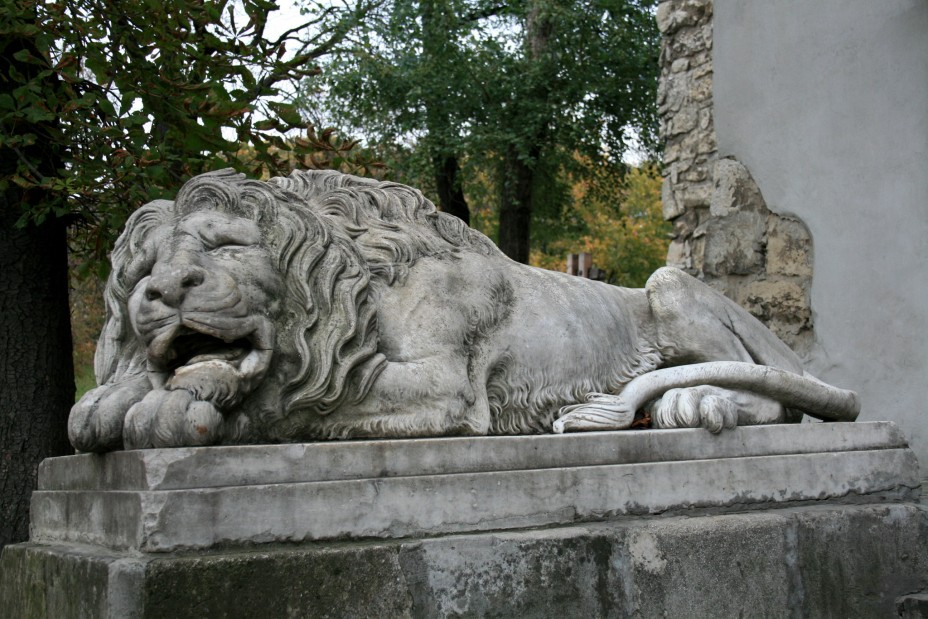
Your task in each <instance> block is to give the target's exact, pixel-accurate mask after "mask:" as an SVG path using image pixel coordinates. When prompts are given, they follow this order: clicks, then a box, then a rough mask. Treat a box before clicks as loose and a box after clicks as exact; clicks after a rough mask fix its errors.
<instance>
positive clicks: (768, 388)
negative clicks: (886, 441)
mask: <svg viewBox="0 0 928 619" xmlns="http://www.w3.org/2000/svg"><path fill="white" fill-rule="evenodd" d="M699 385H713V386H716V387H722V388H725V389H738V390H742V391H749V392H751V393H756V394H758V395H762V396H766V397H768V398H771V399H773V400H776V401H778V402H780V403H781V404H783V405H784V406H786V407H787V408H794V409H797V410H801V411H802V412H804V413H807V414H809V415H811V416H812V417H816V418H818V419H823V420H825V421H854V420H855V419H857V416H858V415H859V414H860V397H859V396H858V395H857V394H856V393H855V392H853V391H847V390H845V389H838V388H837V387H832V386H831V385H828V384H826V383H823V382H822V381H820V380H818V379H817V378H815V377H814V376H811V375H809V374H805V375H800V374H793V373H792V372H787V371H786V370H781V369H778V368H774V367H770V366H766V365H754V364H753V363H743V362H740V361H713V362H710V363H695V364H692V365H681V366H676V367H671V368H663V369H660V370H655V371H653V372H648V373H647V374H644V375H642V376H639V377H638V378H636V379H635V380H633V381H631V382H630V383H628V385H626V386H625V389H623V390H622V400H623V401H624V403H625V405H626V406H628V408H629V409H630V410H633V411H634V410H637V409H639V408H641V407H642V406H644V405H645V404H647V403H648V402H650V401H651V400H653V399H655V398H657V397H660V396H661V395H663V394H664V393H665V392H666V391H667V390H669V389H676V388H681V387H696V386H699Z"/></svg>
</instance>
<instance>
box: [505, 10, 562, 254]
mask: <svg viewBox="0 0 928 619" xmlns="http://www.w3.org/2000/svg"><path fill="white" fill-rule="evenodd" d="M544 9H545V7H544V0H534V1H532V2H530V6H529V10H528V13H527V15H526V19H525V40H524V41H523V48H524V50H525V52H524V53H525V63H526V70H525V76H526V77H525V79H526V81H527V82H528V86H527V88H526V90H525V91H524V92H523V93H522V95H521V96H522V97H523V98H524V101H519V100H516V101H514V102H513V109H514V111H517V110H518V109H519V108H520V107H524V108H525V109H528V110H531V112H530V113H523V114H518V113H516V114H514V115H513V116H512V118H511V121H510V124H511V125H512V126H513V127H519V129H520V130H519V131H514V133H516V134H518V135H519V136H520V138H519V139H520V143H519V144H516V143H513V144H510V145H509V147H508V148H507V151H506V154H505V155H504V156H503V169H502V174H501V179H500V189H501V190H500V210H499V243H498V244H499V248H500V249H501V250H502V251H503V253H504V254H506V255H507V256H509V257H510V258H512V259H513V260H515V261H516V262H523V263H524V262H528V258H529V250H530V249H531V225H532V212H533V210H534V204H533V202H534V196H533V187H534V175H535V168H536V164H537V163H538V160H539V158H540V157H541V155H542V152H543V146H544V143H545V140H546V138H547V137H548V120H549V119H548V118H545V117H544V116H543V115H539V112H538V110H544V109H545V108H546V106H547V101H548V98H549V96H550V94H551V84H550V81H549V79H550V76H549V75H547V70H546V69H545V62H544V56H545V54H546V53H547V50H548V47H549V43H548V42H549V39H550V37H551V33H552V29H553V25H552V23H551V19H550V17H549V16H548V15H547V13H546V12H545V10H544Z"/></svg>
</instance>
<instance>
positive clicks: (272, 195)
mask: <svg viewBox="0 0 928 619" xmlns="http://www.w3.org/2000/svg"><path fill="white" fill-rule="evenodd" d="M112 260H113V270H112V273H111V276H110V279H109V282H108V284H107V289H106V293H105V294H106V307H107V319H106V324H105V326H104V329H103V333H102V335H101V337H100V342H99V345H98V350H97V356H96V359H95V370H96V373H97V379H98V383H99V385H100V386H99V387H98V388H97V389H94V390H92V391H91V392H89V393H88V394H87V395H85V397H84V398H82V399H81V401H80V402H78V404H76V405H75V406H74V408H73V409H72V413H71V418H70V420H69V435H70V437H71V440H72V442H73V443H74V445H75V446H76V447H77V448H78V449H80V450H84V451H106V450H110V449H118V448H119V447H129V448H139V447H167V446H174V445H202V444H215V443H234V442H261V441H268V440H271V441H280V440H306V439H314V438H315V439H318V438H347V437H390V436H426V435H445V434H481V433H494V434H512V433H526V432H548V431H551V428H552V424H553V422H554V421H555V418H556V417H557V414H558V410H559V409H561V407H564V406H566V405H572V406H570V408H568V409H566V416H565V417H563V418H562V420H561V421H559V427H567V428H568V429H592V428H593V427H600V426H598V425H597V424H600V425H601V423H600V422H601V421H602V420H601V419H600V418H601V417H603V412H602V411H600V410H599V409H598V408H596V406H600V405H602V406H600V408H602V407H604V406H606V405H607V404H608V402H606V400H603V402H600V401H599V400H596V402H595V403H594V404H595V406H593V407H592V408H587V409H585V408H584V407H585V405H584V404H582V402H584V401H585V399H586V396H587V394H588V393H590V392H605V393H611V394H620V393H622V392H623V390H624V389H626V385H628V384H629V383H630V382H634V384H649V385H650V384H658V383H659V384H661V385H663V383H661V382H660V381H659V380H656V378H655V380H652V381H648V376H650V375H651V374H652V373H653V372H654V370H657V369H658V368H661V367H665V366H668V365H669V366H673V365H685V364H689V363H696V362H716V361H734V362H742V363H754V364H757V363H762V364H769V365H771V366H774V367H778V368H780V370H782V371H784V372H793V373H798V374H801V369H799V368H800V367H801V366H800V365H799V361H798V359H796V358H795V355H792V353H791V352H790V351H789V350H788V349H787V348H786V347H785V346H783V345H782V343H780V342H779V341H777V340H776V339H775V338H774V337H773V336H771V335H770V334H769V332H767V331H766V330H765V329H764V327H763V326H762V325H760V323H757V322H756V321H755V320H753V318H751V317H750V316H749V315H748V314H747V313H746V312H744V310H742V309H740V308H738V307H737V306H735V305H734V304H733V303H731V302H730V301H728V300H726V299H724V297H721V296H720V295H718V294H717V293H715V292H714V291H712V290H711V289H709V288H707V287H706V286H703V285H702V284H700V283H698V282H696V281H695V280H692V279H691V278H688V277H686V276H685V275H683V274H682V273H680V272H678V271H675V270H672V269H661V270H659V271H658V272H657V273H656V274H655V275H654V276H653V277H652V278H651V280H649V282H648V285H647V287H646V288H645V289H644V290H629V289H623V288H617V287H612V286H607V285H605V284H600V283H598V282H591V281H589V280H585V279H582V278H576V277H570V276H566V275H564V274H559V273H552V272H547V271H541V270H538V269H533V268H531V267H527V266H525V265H520V264H516V263H514V262H512V261H510V260H508V259H507V258H506V257H505V256H503V255H502V254H501V253H500V252H499V250H498V249H497V248H496V247H495V246H494V245H493V244H492V243H491V242H490V241H489V240H488V239H487V238H486V237H484V236H483V235H482V234H480V233H479V232H477V231H475V230H472V229H470V228H468V227H467V226H466V225H465V224H464V223H463V222H461V221H460V220H458V219H456V218H454V217H451V216H449V215H446V214H444V213H440V212H438V211H437V210H436V208H435V206H434V205H433V204H432V203H431V202H429V201H428V200H426V199H425V198H424V197H423V195H422V194H421V193H420V192H419V191H417V190H415V189H412V188H409V187H405V186H403V185H399V184H396V183H388V182H378V181H373V180H370V179H361V178H356V177H353V176H348V175H344V174H340V173H337V172H331V171H310V172H295V173H293V174H292V175H290V176H289V177H287V178H275V179H271V180H270V181H268V182H260V181H252V180H247V179H245V178H244V177H243V176H241V175H239V174H236V173H234V172H232V171H229V170H226V171H220V172H214V173H210V174H205V175H201V176H199V177H196V178H194V179H192V180H191V181H189V182H188V183H186V184H185V185H184V186H183V187H182V189H181V190H180V192H179V193H178V196H177V199H176V200H175V201H174V202H169V201H163V200H162V201H156V202H153V203H151V204H148V205H146V206H144V207H142V208H141V209H140V210H139V211H137V212H136V213H135V214H134V215H133V216H132V217H131V218H130V219H129V221H128V223H127V225H126V230H125V231H124V232H123V234H122V236H121V237H120V239H119V241H118V242H117V245H116V248H115V249H114V252H113V256H112ZM732 367H735V368H736V369H735V370H734V372H735V374H738V373H739V372H740V373H741V374H744V375H748V374H751V375H753V374H756V372H754V371H753V370H751V371H747V370H745V371H741V370H738V369H737V368H739V367H742V366H737V365H736V366H732ZM752 367H753V366H752ZM794 375H795V374H794ZM655 377H657V375H655ZM797 379H798V376H797ZM642 381H643V382H642ZM655 381H656V382H655ZM696 382H699V381H698V380H697V381H696ZM781 382H783V384H792V383H791V382H790V381H789V380H785V381H781ZM793 382H795V381H793ZM668 384H669V383H668ZM687 384H689V383H687ZM726 384H727V383H726ZM732 384H740V383H737V381H736V382H735V383H732ZM796 384H799V383H796ZM802 385H803V387H802V388H803V389H811V390H812V392H813V395H815V394H816V393H817V391H823V392H824V391H827V389H825V388H824V387H822V388H819V387H818V386H817V385H816V384H815V383H814V381H810V380H804V382H802ZM761 387H762V386H759V387H758V388H757V390H758V392H759V393H765V394H768V395H769V393H774V394H776V393H779V392H777V391H776V390H773V391H771V390H769V389H764V388H761ZM629 388H631V387H629ZM682 389H683V390H682V391H681V389H675V390H672V391H673V394H672V397H671V395H670V392H668V395H667V397H663V396H660V394H659V393H657V392H655V393H652V392H651V391H648V392H647V397H648V398H651V397H652V396H655V397H659V400H658V401H657V402H656V403H651V404H649V406H655V407H657V408H656V409H655V410H658V411H660V414H661V415H662V417H661V418H662V419H670V420H671V423H678V422H677V421H674V420H677V419H683V420H684V421H681V422H679V423H684V424H686V425H703V426H704V427H706V428H709V429H710V430H712V431H718V430H720V429H721V428H722V427H725V426H729V425H732V424H733V423H734V422H735V421H737V422H739V423H762V422H772V421H778V420H781V419H783V417H784V412H783V408H782V405H781V404H779V403H778V402H776V401H773V400H769V399H767V398H762V396H760V395H757V396H755V395H752V394H751V393H750V392H741V391H738V392H734V391H728V392H726V391H725V390H724V389H718V388H716V387H712V386H709V385H695V386H692V387H683V388H682ZM657 391H658V392H659V391H660V389H657ZM780 395H781V396H782V395H783V394H782V393H780ZM818 395H821V394H818ZM781 399H782V400H783V401H785V402H792V400H790V398H781ZM812 401H817V400H814V398H813V400H812ZM604 402H605V403H604ZM637 404H642V403H641V402H638V403H637ZM637 404H636V405H637ZM679 407H683V408H679ZM594 408H596V410H593V409H594ZM678 408H679V410H677V409H678ZM761 409H763V411H762V413H758V412H757V411H760V410H761ZM603 410H605V408H603ZM607 412H608V411H607ZM677 412H679V413H680V414H679V415H678V414H677ZM811 412H814V411H811ZM631 413H632V414H633V413H634V411H631ZM828 414H829V415H832V416H834V417H837V418H853V417H854V416H855V415H856V411H854V410H851V409H850V408H849V407H848V406H847V405H845V404H842V403H840V402H839V403H838V404H837V405H836V408H835V410H829V411H828ZM606 416H607V417H608V415H606ZM736 416H737V419H735V417H736ZM584 424H586V425H584Z"/></svg>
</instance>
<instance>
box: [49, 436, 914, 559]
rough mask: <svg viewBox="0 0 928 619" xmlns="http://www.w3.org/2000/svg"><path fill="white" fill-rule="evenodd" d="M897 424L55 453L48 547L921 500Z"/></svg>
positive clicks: (167, 547)
mask: <svg viewBox="0 0 928 619" xmlns="http://www.w3.org/2000/svg"><path fill="white" fill-rule="evenodd" d="M918 485H919V476H918V464H917V462H916V460H915V457H914V455H913V454H912V452H911V450H909V449H908V448H907V445H906V443H905V440H904V438H903V437H902V435H901V433H900V432H899V431H898V429H897V428H896V427H895V426H894V425H893V424H891V423H886V422H877V423H860V424H801V425H780V426H759V427H744V428H737V429H736V430H732V431H728V432H724V433H722V434H721V435H718V436H714V435H712V434H709V433H708V432H706V431H705V430H701V429H696V430H653V431H638V432H635V431H632V432H608V433H596V434H584V435H547V436H515V437H477V438H445V439H426V440H385V441H358V442H341V443H310V444H302V445H269V446H249V447H220V448H216V447H209V448H198V449H163V450H144V451H132V452H121V453H112V454H106V455H104V456H97V455H91V454H85V455H79V456H72V457H67V458H55V459H50V460H47V461H45V462H44V463H43V464H42V467H41V469H40V474H39V491H37V492H35V493H34V495H33V499H32V516H31V517H32V522H31V539H32V541H33V542H39V543H46V544H56V543H86V544H94V545H99V546H105V547H109V548H112V549H117V550H118V549H135V550H139V551H143V552H173V551H177V550H184V549H209V548H223V547H236V546H241V545H253V544H267V543H281V542H286V543H302V542H308V541H326V540H347V539H370V538H402V537H420V536H423V535H441V534H450V533H465V532H477V531H492V530H505V529H520V528H528V527H539V526H553V525H566V524H573V523H577V522H594V521H602V520H608V519H613V518H617V517H623V516H634V515H641V514H667V513H680V512H687V511H691V510H694V509H696V510H698V509H702V510H716V511H718V510H744V509H748V508H762V507H768V506H784V505H794V504H802V503H805V502H812V501H825V500H830V501H837V502H842V501H843V502H853V501H861V500H863V501H875V500H882V499H885V500H896V501H899V500H906V499H911V498H913V497H915V496H917V490H916V489H917V488H918Z"/></svg>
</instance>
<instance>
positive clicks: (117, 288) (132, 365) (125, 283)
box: [93, 200, 174, 385]
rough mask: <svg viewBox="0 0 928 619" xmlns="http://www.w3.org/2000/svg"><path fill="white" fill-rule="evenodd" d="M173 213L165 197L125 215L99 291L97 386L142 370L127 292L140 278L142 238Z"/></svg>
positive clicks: (130, 290) (170, 203)
mask: <svg viewBox="0 0 928 619" xmlns="http://www.w3.org/2000/svg"><path fill="white" fill-rule="evenodd" d="M173 212H174V203H173V202H171V201H169V200H155V201H153V202H149V203H148V204H146V205H145V206H143V207H141V208H140V209H139V210H137V211H135V212H134V213H133V214H132V215H131V216H130V217H129V219H128V221H127V222H126V227H125V229H124V230H123V232H122V234H120V235H119V238H118V239H117V240H116V245H115V247H114V248H113V253H112V254H111V256H110V262H111V263H112V270H111V271H110V276H109V279H107V282H106V289H105V291H104V293H103V296H104V301H105V303H106V321H105V322H104V324H103V331H102V332H101V333H100V339H99V340H97V350H96V353H95V354H94V359H93V369H94V374H95V375H96V379H97V384H98V385H103V384H106V383H115V382H121V381H123V380H124V379H125V377H126V376H127V375H136V374H140V373H142V372H144V371H145V367H146V364H145V351H144V349H143V348H142V346H141V345H140V344H139V342H138V341H137V340H136V337H135V333H134V332H133V331H132V325H131V322H130V320H129V307H128V301H129V295H131V294H132V290H133V289H134V288H135V286H136V284H137V283H138V280H139V279H140V278H139V274H138V271H139V261H140V260H141V259H143V257H142V255H141V254H142V252H144V247H145V240H146V238H147V237H148V235H149V234H151V233H152V232H153V231H154V230H155V229H156V228H157V227H158V226H160V225H162V224H164V223H165V222H167V221H168V220H169V219H170V217H171V216H172V215H173Z"/></svg>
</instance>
